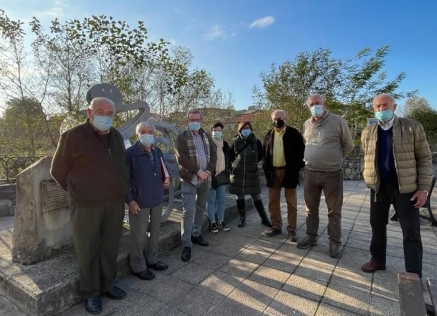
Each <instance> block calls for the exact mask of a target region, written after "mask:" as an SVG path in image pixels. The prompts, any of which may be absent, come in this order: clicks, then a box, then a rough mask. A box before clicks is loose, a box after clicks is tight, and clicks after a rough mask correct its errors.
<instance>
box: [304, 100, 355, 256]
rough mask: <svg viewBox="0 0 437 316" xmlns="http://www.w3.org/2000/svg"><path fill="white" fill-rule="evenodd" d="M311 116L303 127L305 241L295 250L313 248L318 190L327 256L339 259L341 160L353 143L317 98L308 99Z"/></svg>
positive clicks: (342, 124) (339, 119)
mask: <svg viewBox="0 0 437 316" xmlns="http://www.w3.org/2000/svg"><path fill="white" fill-rule="evenodd" d="M307 105H308V109H309V110H310V112H311V115H312V116H311V118H309V119H308V120H307V121H306V122H305V125H304V130H305V131H304V137H305V140H306V147H305V158H304V159H305V179H304V199H305V204H306V215H307V219H306V226H307V230H306V237H305V238H304V239H303V240H302V241H300V242H298V244H297V247H298V248H308V247H311V246H314V245H317V237H318V235H317V231H318V229H319V206H320V198H321V194H322V190H323V192H324V194H325V201H326V205H327V207H328V236H329V255H330V256H331V257H333V258H339V257H340V256H341V251H340V245H341V208H342V206H343V170H342V166H343V159H344V158H345V157H346V156H347V155H348V154H349V153H350V152H351V151H352V149H353V148H354V143H353V140H352V136H351V133H350V131H349V128H348V126H347V123H346V121H345V120H344V119H343V118H342V117H341V116H338V115H335V114H333V113H330V112H329V111H327V110H326V109H325V101H324V99H323V98H322V97H321V96H320V95H312V96H310V98H309V99H308V103H307Z"/></svg>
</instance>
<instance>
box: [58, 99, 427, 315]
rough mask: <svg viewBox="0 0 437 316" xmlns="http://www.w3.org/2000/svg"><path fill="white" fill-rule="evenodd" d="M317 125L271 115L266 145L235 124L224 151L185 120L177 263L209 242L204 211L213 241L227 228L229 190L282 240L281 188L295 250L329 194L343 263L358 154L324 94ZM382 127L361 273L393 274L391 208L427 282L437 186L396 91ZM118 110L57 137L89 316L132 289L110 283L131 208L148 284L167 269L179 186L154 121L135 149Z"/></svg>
mask: <svg viewBox="0 0 437 316" xmlns="http://www.w3.org/2000/svg"><path fill="white" fill-rule="evenodd" d="M307 106H308V110H309V111H310V113H311V117H310V118H309V119H308V120H307V121H306V122H305V124H304V132H303V135H302V134H301V133H300V132H299V131H298V130H297V129H295V128H293V127H291V126H289V125H287V118H286V113H285V112H284V111H283V110H275V111H273V112H272V114H271V122H272V128H271V129H270V130H269V131H268V132H267V133H266V135H265V137H264V139H263V141H262V142H261V141H260V140H259V139H257V138H256V136H255V134H254V133H253V128H252V125H251V123H250V122H248V121H244V122H240V123H239V124H238V134H237V135H236V136H235V137H234V138H233V139H232V142H231V143H230V144H228V143H227V142H226V141H224V140H223V129H224V125H223V124H222V123H220V122H217V123H215V124H213V125H212V126H211V128H210V130H209V132H206V131H205V130H204V129H202V115H201V113H200V112H199V111H197V110H193V111H190V112H188V114H187V129H186V130H184V131H182V132H181V133H180V134H178V135H177V138H176V141H175V154H176V158H177V162H178V165H179V174H180V179H181V187H182V196H183V200H182V201H183V202H182V217H181V241H182V244H183V250H182V255H181V259H182V260H183V261H189V260H190V259H191V250H192V246H193V243H195V244H198V245H201V246H208V242H207V241H206V240H205V239H204V238H203V237H202V224H203V216H204V213H207V214H208V218H209V222H210V225H209V230H210V231H211V232H212V233H217V232H218V231H220V230H221V231H229V229H230V228H229V226H228V225H227V224H226V222H225V214H224V213H225V208H226V192H229V193H231V194H234V195H235V196H236V204H237V209H238V212H239V220H238V227H244V226H245V225H246V206H245V196H246V195H250V196H251V197H252V199H253V203H254V206H255V208H256V210H257V212H258V214H259V216H260V218H261V223H262V224H264V225H266V226H268V229H267V230H266V231H265V232H264V234H265V235H266V236H268V237H273V236H275V235H278V234H281V233H282V226H283V223H282V214H281V207H280V199H281V190H282V188H284V195H285V201H286V205H287V227H286V229H287V234H288V235H287V237H288V238H289V239H290V240H291V241H292V242H297V247H298V248H309V247H312V246H314V245H317V239H318V228H319V207H320V201H321V194H322V191H323V193H324V196H325V202H326V205H327V209H328V236H329V255H330V256H331V257H334V258H339V257H341V254H342V251H341V210H342V205H343V171H342V165H343V160H344V158H345V157H346V156H347V155H348V154H349V153H350V152H351V151H352V149H353V148H354V143H353V139H352V136H351V133H350V131H349V128H348V125H347V122H346V121H345V120H344V119H343V118H342V117H340V116H338V115H336V114H334V113H331V112H329V111H328V110H327V109H326V107H325V101H324V99H323V97H322V96H320V95H312V96H310V97H309V99H308V102H307ZM373 109H374V112H375V117H376V118H377V119H378V123H377V124H373V125H370V126H367V127H366V128H365V129H364V130H363V132H362V135H361V143H362V148H363V152H364V171H363V176H364V181H365V182H366V184H367V185H368V187H369V188H370V190H371V203H370V225H371V228H372V240H371V244H370V253H371V259H370V260H369V261H368V262H367V263H365V264H364V265H363V266H362V267H361V270H362V271H364V272H375V271H377V270H384V269H385V268H386V261H385V260H386V244H387V233H386V226H387V224H388V212H389V208H390V205H391V204H393V205H394V206H395V209H396V211H397V213H398V216H399V221H400V225H401V228H402V233H403V245H404V257H405V268H406V271H408V272H413V273H417V274H418V275H419V276H420V277H421V276H422V252H423V251H422V242H421V236H420V221H419V213H418V208H419V207H420V206H422V205H423V204H424V203H425V201H426V198H427V194H428V190H429V189H430V186H431V180H432V167H431V153H430V150H429V146H428V143H427V141H426V136H425V133H424V130H423V127H422V126H421V125H420V123H419V122H417V121H414V120H411V119H406V118H401V117H398V116H396V115H395V114H394V111H395V109H396V103H395V100H394V98H393V97H392V96H391V95H388V94H383V95H378V96H376V97H375V98H374V100H373ZM114 115H115V106H114V103H113V102H112V101H111V100H109V99H107V98H95V99H93V100H92V101H91V103H90V106H89V108H88V110H87V120H86V122H85V123H83V124H81V125H79V126H76V127H74V128H72V129H70V130H69V131H67V132H65V133H64V134H62V135H61V138H60V141H59V144H58V148H57V150H56V153H55V155H54V157H53V162H52V168H51V174H52V176H53V178H54V179H55V180H56V182H57V183H58V184H59V185H60V186H61V187H62V188H63V189H64V190H66V191H68V193H69V195H70V206H71V222H72V227H73V240H74V245H75V249H76V253H77V258H78V263H79V277H80V288H79V292H80V294H81V296H82V298H83V299H84V300H85V309H86V310H87V311H88V312H90V313H99V312H101V311H102V303H101V295H102V294H103V295H107V296H108V297H110V298H112V299H123V298H124V297H125V296H126V293H125V291H123V290H122V289H120V288H119V287H117V286H115V285H114V281H115V278H116V273H117V253H118V247H119V240H120V235H121V232H122V222H123V218H124V214H125V211H124V210H125V207H124V205H125V203H127V204H128V207H129V223H130V267H131V271H132V274H133V275H135V276H137V277H139V278H140V279H143V280H151V279H153V278H154V277H155V275H154V273H153V272H152V271H151V270H156V271H162V270H166V269H167V268H168V266H167V264H165V263H164V262H162V261H160V260H159V259H158V244H159V224H160V220H161V213H162V203H163V195H164V190H165V189H166V188H168V187H169V185H170V181H171V179H170V178H169V176H168V172H167V169H166V166H165V161H164V159H163V154H162V152H161V150H160V149H159V148H158V147H157V146H155V144H154V142H155V136H156V130H155V127H154V126H153V124H151V123H149V122H142V123H140V124H138V126H137V127H136V142H135V143H134V144H133V145H132V146H131V147H129V148H128V149H127V150H125V148H124V142H123V138H122V136H121V134H120V133H119V132H118V131H117V130H116V129H115V128H114V127H112V123H113V118H114ZM260 162H262V168H263V170H264V175H265V177H266V182H267V187H268V213H269V216H268V215H267V213H266V211H265V208H264V204H263V201H262V199H261V195H260V193H261V186H260V178H259V173H258V166H259V163H260ZM302 168H304V181H303V182H304V183H303V192H304V200H305V204H306V233H305V236H304V237H303V238H302V239H301V240H300V241H298V235H297V232H296V231H297V195H296V188H297V186H298V185H299V184H300V183H299V179H300V178H299V174H300V171H301V169H302Z"/></svg>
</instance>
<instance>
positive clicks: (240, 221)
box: [238, 216, 246, 227]
mask: <svg viewBox="0 0 437 316" xmlns="http://www.w3.org/2000/svg"><path fill="white" fill-rule="evenodd" d="M244 225H246V216H240V220H239V221H238V227H244Z"/></svg>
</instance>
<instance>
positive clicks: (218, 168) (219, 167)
mask: <svg viewBox="0 0 437 316" xmlns="http://www.w3.org/2000/svg"><path fill="white" fill-rule="evenodd" d="M212 141H213V142H214V144H215V146H216V147H217V163H216V165H215V174H216V175H217V174H219V173H220V172H222V171H224V170H225V153H224V152H223V139H221V140H217V139H215V138H213V139H212Z"/></svg>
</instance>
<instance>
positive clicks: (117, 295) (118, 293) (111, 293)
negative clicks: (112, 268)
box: [103, 285, 126, 300]
mask: <svg viewBox="0 0 437 316" xmlns="http://www.w3.org/2000/svg"><path fill="white" fill-rule="evenodd" d="M103 294H104V295H106V296H107V297H109V298H111V299H113V300H122V299H124V298H125V297H126V292H125V291H123V290H122V289H120V288H119V287H118V286H115V285H114V286H112V287H111V288H110V289H109V290H108V291H106V292H105V293H103Z"/></svg>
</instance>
